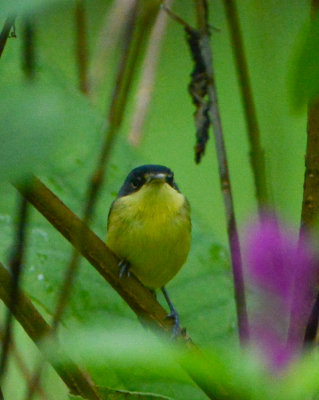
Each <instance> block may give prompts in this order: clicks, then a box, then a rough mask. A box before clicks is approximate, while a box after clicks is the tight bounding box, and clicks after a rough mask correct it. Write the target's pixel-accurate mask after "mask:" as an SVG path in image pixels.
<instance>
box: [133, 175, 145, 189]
mask: <svg viewBox="0 0 319 400" xmlns="http://www.w3.org/2000/svg"><path fill="white" fill-rule="evenodd" d="M142 184H143V181H142V179H141V178H140V177H135V178H134V179H132V182H131V186H132V188H133V189H138V188H139V187H141V186H142Z"/></svg>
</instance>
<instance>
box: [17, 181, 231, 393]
mask: <svg viewBox="0 0 319 400" xmlns="http://www.w3.org/2000/svg"><path fill="white" fill-rule="evenodd" d="M18 189H19V190H20V191H22V194H23V195H24V196H25V197H26V198H27V200H28V201H29V202H30V203H31V204H32V205H33V206H34V207H35V208H36V209H37V210H38V211H39V212H40V213H41V214H42V215H43V216H44V217H45V218H46V219H47V220H48V221H49V222H50V223H51V224H52V225H53V226H54V227H55V228H56V229H57V230H58V231H59V232H60V233H61V234H62V235H63V236H64V237H65V238H66V239H67V240H68V241H69V242H71V243H72V245H73V246H75V247H77V248H78V250H79V251H80V252H81V254H82V256H83V257H85V258H86V259H87V260H88V261H89V262H90V263H91V264H92V266H93V267H94V268H95V269H96V270H97V271H98V272H99V273H100V274H101V275H102V276H103V278H104V279H105V280H106V281H107V282H109V284H110V285H111V286H112V287H113V288H114V289H115V290H116V291H117V293H118V294H119V295H120V296H121V297H122V298H123V299H124V300H125V301H126V303H127V304H128V305H129V307H130V308H131V309H132V310H133V311H134V312H135V313H136V314H137V316H138V317H139V319H140V320H141V321H143V322H145V323H147V324H150V325H151V326H153V327H157V328H159V329H161V330H164V331H171V329H172V321H171V320H170V319H168V318H167V312H166V311H165V309H164V308H163V307H162V306H161V305H160V304H159V303H158V301H157V300H156V298H155V296H154V295H153V293H152V292H151V291H150V290H149V289H147V288H145V287H144V286H143V285H142V284H141V283H140V282H139V281H138V280H137V279H136V278H135V277H134V276H133V274H131V275H130V276H129V277H126V278H125V279H120V277H119V270H118V262H119V260H118V259H117V258H116V256H115V255H114V254H113V253H112V252H111V251H110V250H109V249H108V247H107V246H106V245H105V243H104V242H103V241H102V240H101V239H99V238H98V237H97V236H96V235H95V233H93V232H92V231H91V230H90V229H89V228H87V227H86V226H85V225H84V224H83V222H82V221H81V220H80V219H79V218H78V217H77V216H76V215H75V214H74V213H73V212H72V211H71V210H70V209H68V208H67V207H66V206H65V205H64V204H63V203H62V202H61V201H60V200H59V199H58V198H57V197H56V196H55V195H54V194H53V193H52V192H51V191H50V190H49V189H48V188H47V187H46V186H45V185H44V184H43V183H42V182H41V181H40V180H39V179H37V178H35V179H34V183H33V186H32V190H29V191H27V192H25V191H23V189H21V188H18ZM79 232H84V234H85V242H84V243H82V245H80V243H79V241H78V237H79ZM178 340H179V341H180V342H181V343H183V344H184V345H185V346H186V348H187V349H188V351H190V352H191V353H192V354H194V355H196V357H197V358H198V360H199V361H200V363H202V364H203V365H204V366H205V367H204V368H205V370H207V371H209V370H210V369H211V366H210V365H209V363H208V362H207V361H206V359H205V357H204V356H203V354H202V353H201V352H200V350H199V349H198V348H197V346H195V345H194V344H193V342H192V340H191V338H190V337H189V336H188V335H184V336H180V337H179V338H178ZM182 366H183V367H184V368H185V370H186V371H187V372H188V374H189V375H190V377H191V378H192V379H193V381H194V382H195V383H196V384H197V385H198V386H199V387H200V388H201V389H202V390H203V391H204V392H205V393H206V395H207V396H208V397H209V398H210V399H215V398H219V397H218V396H219V394H220V393H222V392H223V390H222V388H220V385H219V384H218V383H217V382H214V380H213V379H214V378H212V381H211V382H209V381H207V380H205V379H203V378H201V377H200V376H199V375H198V374H196V373H194V370H193V369H192V368H191V367H190V365H188V364H187V363H186V364H185V365H183V364H182ZM219 392H220V393H219ZM224 397H225V395H223V398H224Z"/></svg>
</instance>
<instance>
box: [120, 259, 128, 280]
mask: <svg viewBox="0 0 319 400" xmlns="http://www.w3.org/2000/svg"><path fill="white" fill-rule="evenodd" d="M118 266H119V268H120V279H121V278H123V276H126V277H129V276H130V267H131V265H130V263H129V262H128V261H127V260H125V259H123V260H121V261H120V262H119V264H118Z"/></svg>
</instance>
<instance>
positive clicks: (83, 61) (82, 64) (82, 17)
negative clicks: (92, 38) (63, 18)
mask: <svg viewBox="0 0 319 400" xmlns="http://www.w3.org/2000/svg"><path fill="white" fill-rule="evenodd" d="M85 11H86V10H85V0H76V4H75V24H76V58H77V66H78V77H79V88H80V91H81V92H82V93H84V94H87V93H88V78H87V65H88V46H87V38H86V14H85Z"/></svg>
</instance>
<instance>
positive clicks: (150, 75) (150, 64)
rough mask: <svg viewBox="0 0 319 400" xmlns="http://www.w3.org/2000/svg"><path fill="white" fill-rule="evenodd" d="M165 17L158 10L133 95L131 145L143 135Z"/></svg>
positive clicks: (139, 140) (163, 32)
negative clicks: (136, 87) (140, 74)
mask: <svg viewBox="0 0 319 400" xmlns="http://www.w3.org/2000/svg"><path fill="white" fill-rule="evenodd" d="M172 2H173V0H169V1H167V2H166V4H167V6H170V5H171V4H172ZM167 19H168V18H167V14H166V13H165V12H164V10H162V11H160V12H159V13H158V15H157V18H156V21H155V23H154V26H153V29H152V32H151V35H150V39H149V44H148V47H147V50H146V55H145V59H144V62H143V66H142V76H141V79H140V83H139V87H138V89H137V93H136V96H135V104H136V106H135V109H134V111H133V119H132V124H131V130H130V133H129V136H128V140H129V142H130V143H131V144H132V145H133V146H138V145H139V144H140V142H141V139H142V136H143V126H144V124H145V120H146V117H147V113H148V111H149V106H150V102H151V96H152V92H153V89H154V84H155V74H156V70H157V66H158V62H159V56H160V52H161V47H162V42H163V38H164V34H165V30H166V26H167Z"/></svg>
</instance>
